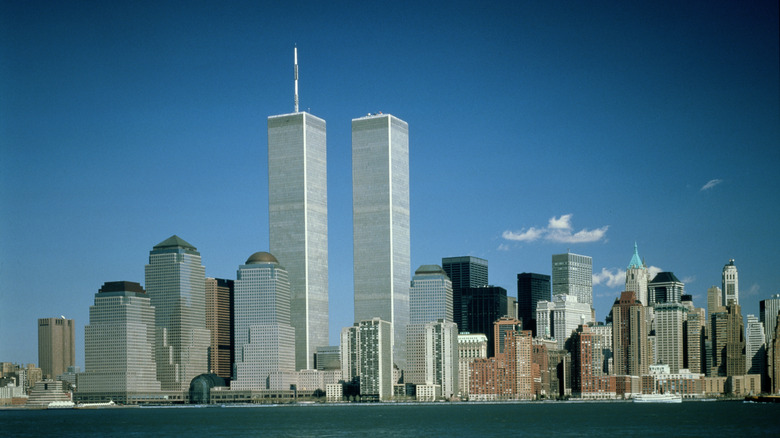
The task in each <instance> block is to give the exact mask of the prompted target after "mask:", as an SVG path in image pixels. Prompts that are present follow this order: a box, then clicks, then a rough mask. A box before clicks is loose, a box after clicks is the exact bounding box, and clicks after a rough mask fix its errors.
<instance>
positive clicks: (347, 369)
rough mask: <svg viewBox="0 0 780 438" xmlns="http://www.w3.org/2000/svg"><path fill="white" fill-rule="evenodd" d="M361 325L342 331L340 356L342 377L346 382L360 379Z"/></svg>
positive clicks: (345, 328) (356, 324)
mask: <svg viewBox="0 0 780 438" xmlns="http://www.w3.org/2000/svg"><path fill="white" fill-rule="evenodd" d="M358 334H359V325H358V323H355V324H354V325H353V326H351V327H344V328H342V329H341V336H340V344H339V345H340V348H339V354H340V359H341V375H342V377H343V378H344V380H345V381H346V382H348V383H349V382H352V381H353V380H355V379H356V378H358V377H360V345H359V344H358Z"/></svg>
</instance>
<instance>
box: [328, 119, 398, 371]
mask: <svg viewBox="0 0 780 438" xmlns="http://www.w3.org/2000/svg"><path fill="white" fill-rule="evenodd" d="M352 221H353V248H354V250H353V253H354V286H355V321H363V320H371V319H373V318H376V317H378V318H380V319H381V320H383V321H387V322H389V323H390V325H391V330H392V333H393V341H392V342H393V358H394V360H395V362H396V364H397V365H398V367H399V368H400V369H405V367H406V346H405V344H406V325H407V324H409V283H410V281H409V280H410V278H411V275H410V274H411V267H410V263H411V261H410V240H409V239H410V234H409V225H410V223H409V126H408V125H407V123H406V122H404V121H403V120H401V119H399V118H397V117H394V116H391V115H389V114H380V115H369V116H366V117H362V118H358V119H353V120H352ZM325 334H327V331H325Z"/></svg>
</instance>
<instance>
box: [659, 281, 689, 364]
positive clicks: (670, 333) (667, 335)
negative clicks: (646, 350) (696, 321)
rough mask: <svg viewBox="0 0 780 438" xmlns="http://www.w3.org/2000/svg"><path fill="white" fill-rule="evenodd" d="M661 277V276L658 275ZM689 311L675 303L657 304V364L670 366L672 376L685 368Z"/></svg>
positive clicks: (677, 302)
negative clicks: (685, 333) (684, 331)
mask: <svg viewBox="0 0 780 438" xmlns="http://www.w3.org/2000/svg"><path fill="white" fill-rule="evenodd" d="M658 275H661V274H658ZM687 311H688V309H686V308H685V306H683V305H682V304H680V302H679V300H678V301H674V302H663V303H660V304H656V305H655V308H654V312H655V337H656V351H657V352H658V356H657V357H656V358H655V362H656V364H666V365H669V370H670V372H671V373H672V374H676V373H677V372H678V371H679V370H680V368H683V367H684V357H683V321H684V320H685V314H686V313H687Z"/></svg>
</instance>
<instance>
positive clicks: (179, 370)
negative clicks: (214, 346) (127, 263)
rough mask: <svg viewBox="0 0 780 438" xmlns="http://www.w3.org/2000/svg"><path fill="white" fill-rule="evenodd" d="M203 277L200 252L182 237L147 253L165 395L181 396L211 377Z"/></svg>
mask: <svg viewBox="0 0 780 438" xmlns="http://www.w3.org/2000/svg"><path fill="white" fill-rule="evenodd" d="M205 271H206V269H205V268H204V267H203V265H201V261H200V253H199V252H198V250H197V249H196V248H195V247H194V246H192V245H191V244H189V243H187V242H186V241H185V240H184V239H182V238H180V237H179V236H176V235H173V236H171V237H169V238H168V239H166V240H164V241H162V242H160V243H159V244H157V245H155V246H154V248H153V249H152V251H151V252H149V264H148V265H146V268H145V274H146V293H147V294H148V295H149V298H150V300H151V305H152V307H154V309H155V311H154V321H155V327H156V329H155V330H156V333H155V347H156V351H155V357H156V359H157V380H159V381H160V385H161V387H162V390H163V391H183V390H185V389H187V388H189V385H190V382H191V381H192V379H193V378H195V377H196V376H198V375H199V374H202V373H205V372H207V371H208V347H209V342H210V335H209V331H208V329H206V273H205Z"/></svg>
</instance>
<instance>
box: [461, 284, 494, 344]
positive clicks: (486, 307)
mask: <svg viewBox="0 0 780 438" xmlns="http://www.w3.org/2000/svg"><path fill="white" fill-rule="evenodd" d="M461 299H462V305H463V308H464V309H466V311H465V313H464V314H463V316H462V319H461V321H462V322H463V325H462V326H461V327H458V328H459V330H460V331H461V332H469V333H484V334H485V335H486V336H487V337H488V357H492V356H494V355H495V349H494V347H495V338H494V334H493V323H494V322H495V321H496V320H498V319H499V318H501V317H502V316H504V315H505V312H506V289H504V288H503V287H500V286H483V287H469V288H464V289H462V290H461Z"/></svg>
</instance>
